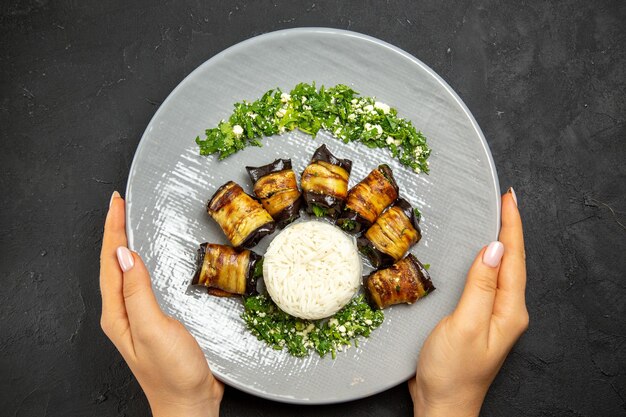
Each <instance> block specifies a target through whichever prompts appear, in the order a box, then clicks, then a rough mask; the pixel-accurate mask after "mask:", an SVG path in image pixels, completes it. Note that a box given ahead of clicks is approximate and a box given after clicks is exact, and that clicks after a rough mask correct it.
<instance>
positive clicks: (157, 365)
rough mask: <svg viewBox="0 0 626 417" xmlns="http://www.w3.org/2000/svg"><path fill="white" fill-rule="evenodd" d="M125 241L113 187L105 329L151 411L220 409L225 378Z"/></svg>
mask: <svg viewBox="0 0 626 417" xmlns="http://www.w3.org/2000/svg"><path fill="white" fill-rule="evenodd" d="M127 244H128V243H127V239H126V230H125V207H124V200H123V199H122V198H121V197H120V195H119V194H118V193H117V192H115V193H113V196H112V197H111V204H110V208H109V212H108V214H107V218H106V223H105V226H104V237H103V239H102V252H101V254H100V289H101V293H102V318H101V325H102V329H103V330H104V333H105V334H106V335H107V336H108V337H109V339H111V341H112V342H113V344H114V345H115V347H116V348H117V349H118V350H119V351H120V353H121V354H122V357H123V358H124V360H125V361H126V363H127V364H128V366H129V367H130V369H131V371H132V372H133V374H134V375H135V377H136V378H137V380H138V381H139V384H140V385H141V387H142V388H143V390H144V392H145V394H146V397H147V398H148V402H149V403H150V407H151V408H152V413H153V415H154V416H156V417H168V416H186V417H195V416H203V417H206V416H217V415H219V406H220V402H221V399H222V395H223V393H224V386H223V384H222V383H221V382H219V381H218V380H216V379H215V378H214V377H213V375H212V374H211V371H210V370H209V366H208V364H207V361H206V358H205V357H204V354H203V353H202V350H201V349H200V346H199V345H198V343H197V342H196V340H195V339H194V338H193V336H191V334H190V333H189V332H188V331H187V329H185V327H184V326H183V325H182V324H181V323H180V322H178V321H177V320H175V319H173V318H171V317H168V316H166V315H165V314H163V312H162V311H161V309H160V308H159V305H158V303H157V301H156V298H155V297H154V293H153V292H152V286H151V283H150V276H149V274H148V271H147V269H146V267H145V265H144V264H143V262H142V260H141V258H140V257H139V255H137V254H136V253H134V252H131V251H130V250H128V249H127Z"/></svg>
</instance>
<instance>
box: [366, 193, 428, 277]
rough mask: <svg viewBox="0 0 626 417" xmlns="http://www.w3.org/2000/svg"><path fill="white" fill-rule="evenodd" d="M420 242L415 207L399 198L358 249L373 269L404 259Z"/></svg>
mask: <svg viewBox="0 0 626 417" xmlns="http://www.w3.org/2000/svg"><path fill="white" fill-rule="evenodd" d="M421 238H422V231H421V230H420V226H419V224H418V222H417V218H416V217H415V212H414V211H413V207H411V204H410V203H409V202H408V201H406V200H404V199H402V198H399V199H398V200H397V201H396V202H395V203H394V204H393V205H392V206H391V207H389V208H388V209H387V210H385V211H384V212H383V214H381V215H380V216H379V217H378V218H377V219H376V222H374V224H373V225H372V226H371V227H370V228H369V229H367V231H366V232H365V234H364V235H363V236H361V237H360V238H358V240H357V245H358V247H359V250H360V251H361V253H363V254H364V255H365V256H367V258H368V259H369V260H370V262H371V263H372V266H374V267H375V268H380V267H385V266H389V265H391V264H393V263H394V262H396V261H398V260H400V259H402V257H403V256H404V255H405V254H406V253H407V252H408V250H409V249H411V247H412V246H413V245H415V244H416V243H417V242H419V240H420V239H421Z"/></svg>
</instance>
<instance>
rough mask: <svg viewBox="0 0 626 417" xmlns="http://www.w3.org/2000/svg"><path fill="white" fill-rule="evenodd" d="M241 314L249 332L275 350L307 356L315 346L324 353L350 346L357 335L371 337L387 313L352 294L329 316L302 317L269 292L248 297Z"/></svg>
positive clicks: (322, 355)
mask: <svg viewBox="0 0 626 417" xmlns="http://www.w3.org/2000/svg"><path fill="white" fill-rule="evenodd" d="M244 308H245V311H244V312H243V314H242V315H241V317H242V318H243V320H244V321H245V323H246V326H247V327H248V329H249V330H250V332H251V333H252V334H253V335H255V336H256V337H257V338H258V339H259V340H262V341H264V342H265V343H267V344H268V345H269V346H271V347H272V348H274V349H276V350H283V349H284V348H287V351H288V352H289V353H290V354H291V355H293V356H297V357H303V356H308V355H309V354H310V353H311V351H312V350H314V351H315V352H317V353H318V354H319V355H320V356H321V357H324V356H325V355H327V354H328V353H330V354H331V356H332V358H333V359H334V358H335V357H336V352H341V351H342V350H344V349H348V348H349V347H350V346H351V345H352V341H354V344H355V346H358V341H357V337H358V336H364V337H368V336H369V335H370V334H371V333H372V331H373V330H374V329H376V328H378V327H379V326H380V325H381V324H382V322H383V320H384V318H385V317H384V314H383V312H382V311H381V310H373V309H372V308H371V307H370V306H369V305H368V304H367V302H366V301H365V298H364V297H363V296H362V295H360V296H358V297H355V298H353V299H352V300H351V301H350V302H349V303H348V304H347V305H346V306H345V307H344V308H342V309H341V310H340V311H338V312H337V313H336V314H335V315H334V316H333V317H332V318H330V319H329V320H318V321H309V320H302V319H299V318H296V317H293V316H290V315H289V314H287V313H285V312H283V311H282V310H280V309H279V308H278V306H277V305H276V304H275V303H274V302H273V301H272V299H271V298H269V297H268V296H266V295H256V296H253V297H247V298H245V300H244Z"/></svg>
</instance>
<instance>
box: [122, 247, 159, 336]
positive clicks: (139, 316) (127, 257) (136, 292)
mask: <svg viewBox="0 0 626 417" xmlns="http://www.w3.org/2000/svg"><path fill="white" fill-rule="evenodd" d="M117 260H118V262H119V264H120V268H121V269H122V272H123V273H124V279H123V294H124V304H125V305H126V314H127V315H128V322H129V323H130V331H131V334H132V335H133V338H135V337H141V336H142V335H145V334H146V331H150V329H154V328H156V327H157V326H154V324H155V323H156V322H158V321H160V320H162V319H163V318H165V315H164V314H163V312H162V311H161V308H160V307H159V304H158V302H157V300H156V298H155V296H154V292H152V284H151V282H150V274H149V273H148V270H147V269H146V266H145V265H144V263H143V261H142V260H141V257H140V256H139V255H138V254H137V253H135V252H131V251H130V250H129V249H128V248H126V247H125V246H120V247H118V248H117Z"/></svg>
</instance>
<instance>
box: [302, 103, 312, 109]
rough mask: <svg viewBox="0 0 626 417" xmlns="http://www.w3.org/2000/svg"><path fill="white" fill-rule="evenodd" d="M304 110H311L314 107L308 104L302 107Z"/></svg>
mask: <svg viewBox="0 0 626 417" xmlns="http://www.w3.org/2000/svg"><path fill="white" fill-rule="evenodd" d="M302 108H303V109H304V110H311V109H312V107H311V106H309V105H308V104H305V105H303V106H302Z"/></svg>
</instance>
